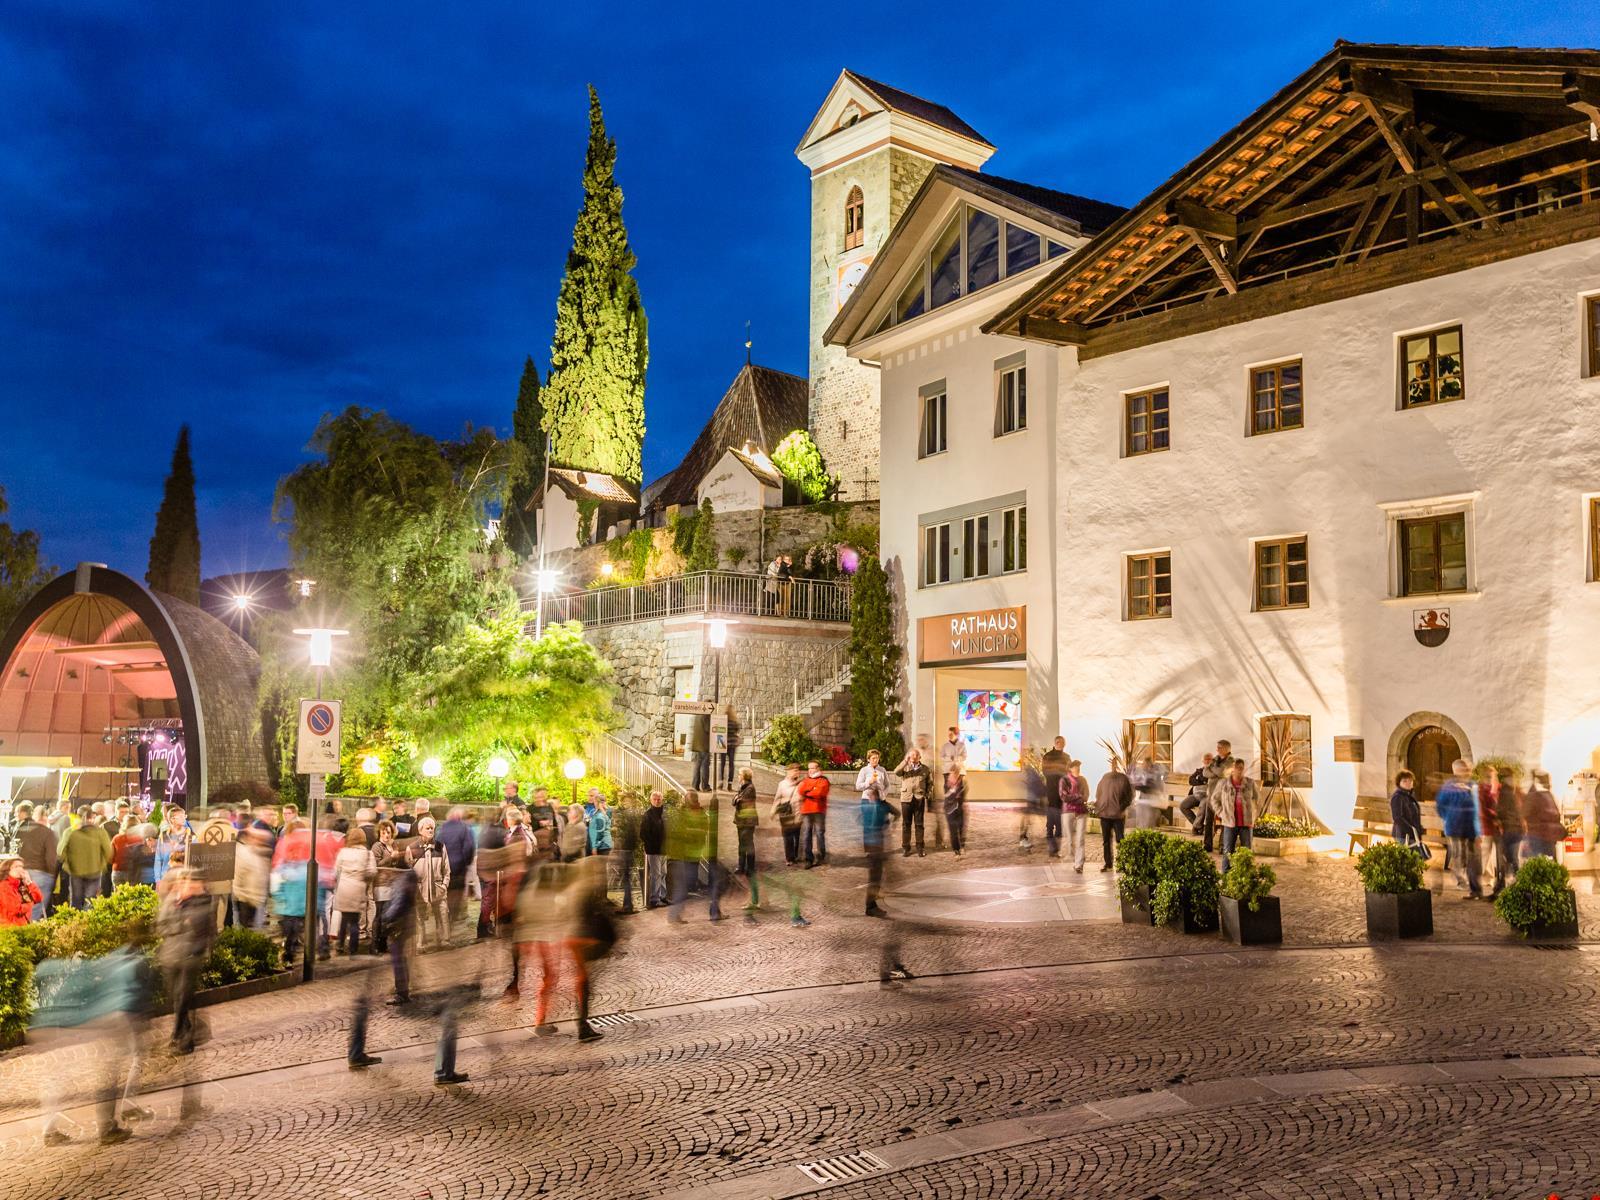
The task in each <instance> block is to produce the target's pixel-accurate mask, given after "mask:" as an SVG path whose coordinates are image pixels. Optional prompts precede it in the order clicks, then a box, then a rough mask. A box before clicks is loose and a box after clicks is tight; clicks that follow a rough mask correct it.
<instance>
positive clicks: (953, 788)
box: [940, 771, 967, 858]
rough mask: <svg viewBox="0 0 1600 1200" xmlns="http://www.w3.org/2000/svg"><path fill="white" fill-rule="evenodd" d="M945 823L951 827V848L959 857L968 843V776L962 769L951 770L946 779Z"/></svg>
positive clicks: (943, 800)
mask: <svg viewBox="0 0 1600 1200" xmlns="http://www.w3.org/2000/svg"><path fill="white" fill-rule="evenodd" d="M940 803H941V804H942V805H943V806H944V823H945V824H946V825H947V826H948V827H949V829H950V849H951V850H952V851H954V852H955V856H956V857H957V858H960V857H961V848H962V847H963V846H965V845H966V844H967V777H966V776H965V775H963V774H962V773H961V772H960V771H951V772H950V774H948V775H946V776H945V779H944V796H943V798H942V799H941V800H940Z"/></svg>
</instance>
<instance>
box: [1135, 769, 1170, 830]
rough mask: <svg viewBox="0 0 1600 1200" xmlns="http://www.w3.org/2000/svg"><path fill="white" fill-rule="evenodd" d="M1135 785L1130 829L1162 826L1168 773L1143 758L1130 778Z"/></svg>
mask: <svg viewBox="0 0 1600 1200" xmlns="http://www.w3.org/2000/svg"><path fill="white" fill-rule="evenodd" d="M1128 782H1130V783H1131V784H1133V811H1132V813H1131V814H1130V815H1129V818H1128V827H1129V828H1130V829H1154V828H1156V827H1157V826H1158V825H1160V824H1161V815H1162V814H1161V810H1162V808H1163V806H1164V805H1165V804H1166V802H1167V773H1166V771H1165V770H1164V769H1163V768H1162V767H1159V766H1157V765H1156V764H1155V763H1154V762H1152V761H1151V760H1150V759H1148V758H1141V759H1140V760H1139V764H1138V766H1136V767H1135V768H1134V770H1133V773H1132V774H1131V775H1129V776H1128Z"/></svg>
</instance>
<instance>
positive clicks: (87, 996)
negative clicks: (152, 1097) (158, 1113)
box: [28, 946, 153, 1147]
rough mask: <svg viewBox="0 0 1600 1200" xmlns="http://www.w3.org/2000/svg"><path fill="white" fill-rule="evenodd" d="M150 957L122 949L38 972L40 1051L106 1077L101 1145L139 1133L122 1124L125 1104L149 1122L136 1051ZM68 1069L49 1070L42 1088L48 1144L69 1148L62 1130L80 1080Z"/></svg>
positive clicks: (52, 962) (99, 1108)
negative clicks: (72, 1083) (69, 1056)
mask: <svg viewBox="0 0 1600 1200" xmlns="http://www.w3.org/2000/svg"><path fill="white" fill-rule="evenodd" d="M145 969H146V968H145V957H144V954H143V953H142V952H140V951H138V950H136V949H134V948H131V947H128V946H119V947H117V948H116V949H114V950H112V951H111V952H110V953H108V954H104V955H101V956H100V957H99V958H83V957H80V956H74V957H70V958H47V959H45V960H44V961H43V962H41V963H40V964H39V965H38V966H37V967H35V968H34V975H33V983H34V988H35V990H36V991H37V994H38V1004H37V1005H36V1006H35V1007H34V1010H33V1015H32V1018H31V1020H30V1025H29V1035H28V1040H29V1042H30V1043H32V1044H33V1045H34V1047H35V1048H36V1050H37V1051H38V1052H39V1053H48V1052H49V1051H51V1050H53V1049H57V1048H60V1049H63V1050H68V1049H70V1051H71V1052H72V1053H73V1054H74V1055H75V1056H77V1057H78V1058H79V1059H80V1060H82V1061H86V1062H88V1063H90V1064H91V1066H92V1067H93V1068H95V1069H96V1071H97V1073H98V1074H99V1075H100V1078H99V1079H97V1080H96V1083H95V1085H94V1087H93V1089H92V1090H93V1091H94V1092H95V1093H96V1098H95V1101H94V1103H95V1113H96V1117H97V1125H98V1134H99V1140H100V1144H101V1145H106V1146H110V1145H115V1144H116V1143H118V1142H125V1141H127V1140H128V1138H130V1137H131V1136H132V1133H131V1131H130V1130H129V1129H128V1128H127V1127H126V1126H125V1125H122V1124H119V1123H118V1121H117V1119H116V1118H117V1111H116V1109H117V1100H118V1098H119V1097H120V1098H121V1099H122V1100H123V1104H124V1110H123V1111H124V1115H125V1116H127V1117H130V1118H148V1117H150V1116H151V1115H153V1114H151V1113H150V1111H149V1110H148V1109H144V1108H140V1107H139V1106H138V1105H137V1104H135V1103H134V1102H133V1096H134V1094H135V1091H136V1088H137V1064H136V1059H134V1058H132V1057H131V1056H130V1050H132V1049H134V1048H135V1044H136V1043H135V1038H136V1035H137V1022H138V1021H139V1019H140V1013H141V1011H142V1010H143V1008H144V1006H145V1005H146V1003H147V999H148V993H149V989H148V986H147V984H146V983H145V982H144V975H145ZM73 1074H74V1073H73V1072H72V1071H70V1070H69V1069H68V1068H67V1066H66V1064H64V1063H58V1064H57V1065H56V1066H55V1067H54V1068H53V1069H50V1070H47V1071H45V1072H44V1075H43V1078H42V1079H40V1080H39V1090H40V1093H41V1096H40V1099H41V1101H42V1103H41V1107H42V1109H43V1111H44V1144H45V1146H46V1147H56V1146H64V1145H67V1144H69V1143H70V1142H71V1141H72V1138H70V1137H68V1136H67V1134H66V1133H64V1132H63V1131H62V1129H61V1125H62V1123H63V1121H64V1116H63V1110H64V1109H65V1107H66V1088H67V1084H68V1081H69V1080H70V1079H71V1078H73Z"/></svg>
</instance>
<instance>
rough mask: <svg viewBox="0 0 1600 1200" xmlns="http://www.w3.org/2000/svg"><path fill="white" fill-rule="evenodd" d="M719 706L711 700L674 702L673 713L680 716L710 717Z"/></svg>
mask: <svg viewBox="0 0 1600 1200" xmlns="http://www.w3.org/2000/svg"><path fill="white" fill-rule="evenodd" d="M716 710H717V706H716V705H715V704H713V703H712V702H711V701H709V700H674V701H673V702H672V711H673V712H674V713H675V714H676V715H678V716H689V717H709V716H710V715H711V714H712V713H714V712H715V711H716Z"/></svg>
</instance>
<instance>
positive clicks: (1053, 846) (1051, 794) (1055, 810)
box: [1044, 738, 1071, 858]
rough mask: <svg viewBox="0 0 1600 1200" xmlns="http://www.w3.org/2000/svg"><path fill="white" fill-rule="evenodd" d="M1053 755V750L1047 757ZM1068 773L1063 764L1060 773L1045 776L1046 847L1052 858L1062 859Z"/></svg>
mask: <svg viewBox="0 0 1600 1200" xmlns="http://www.w3.org/2000/svg"><path fill="white" fill-rule="evenodd" d="M1056 740H1057V741H1060V740H1061V739H1060V738H1057V739H1056ZM1053 753H1055V751H1053V750H1051V751H1047V752H1046V754H1047V756H1048V755H1049V754H1053ZM1063 757H1065V755H1063ZM1068 761H1069V762H1070V761H1071V760H1070V759H1069V760H1068ZM1067 771H1068V768H1067V765H1066V763H1063V764H1062V765H1061V770H1060V771H1046V772H1045V776H1044V782H1045V792H1044V845H1045V853H1046V854H1048V855H1049V856H1050V857H1051V858H1060V857H1061V811H1062V809H1061V805H1062V802H1063V801H1064V800H1065V799H1066V796H1065V794H1064V793H1065V791H1066V788H1067Z"/></svg>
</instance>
